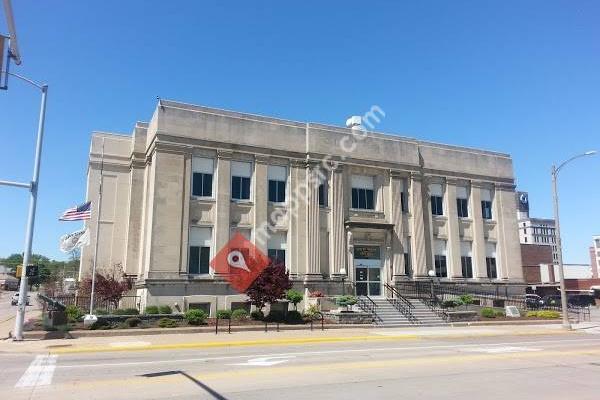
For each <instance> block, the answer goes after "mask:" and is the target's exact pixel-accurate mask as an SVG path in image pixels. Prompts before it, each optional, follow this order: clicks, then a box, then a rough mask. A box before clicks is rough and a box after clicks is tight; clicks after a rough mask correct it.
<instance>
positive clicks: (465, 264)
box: [460, 256, 473, 278]
mask: <svg viewBox="0 0 600 400" xmlns="http://www.w3.org/2000/svg"><path fill="white" fill-rule="evenodd" d="M460 264H461V266H462V276H463V278H472V277H473V261H472V258H471V257H464V256H463V257H461V258H460Z"/></svg>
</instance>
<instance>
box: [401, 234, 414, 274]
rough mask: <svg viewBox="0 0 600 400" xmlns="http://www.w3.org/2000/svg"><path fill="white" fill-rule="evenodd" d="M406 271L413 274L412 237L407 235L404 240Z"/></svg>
mask: <svg viewBox="0 0 600 400" xmlns="http://www.w3.org/2000/svg"><path fill="white" fill-rule="evenodd" d="M403 247H404V272H405V273H406V275H408V276H412V265H411V263H410V253H411V252H410V238H409V237H407V238H406V239H405V241H404V246H403Z"/></svg>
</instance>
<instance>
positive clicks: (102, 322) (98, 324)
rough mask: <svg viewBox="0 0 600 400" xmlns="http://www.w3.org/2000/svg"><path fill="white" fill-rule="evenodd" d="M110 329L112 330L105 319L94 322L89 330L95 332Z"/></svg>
mask: <svg viewBox="0 0 600 400" xmlns="http://www.w3.org/2000/svg"><path fill="white" fill-rule="evenodd" d="M110 328H112V325H111V324H110V322H108V321H107V320H105V319H99V320H98V321H96V322H94V323H93V324H92V325H91V326H90V329H92V330H96V329H110Z"/></svg>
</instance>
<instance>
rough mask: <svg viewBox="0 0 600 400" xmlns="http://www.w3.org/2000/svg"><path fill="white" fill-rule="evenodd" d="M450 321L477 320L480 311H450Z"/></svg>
mask: <svg viewBox="0 0 600 400" xmlns="http://www.w3.org/2000/svg"><path fill="white" fill-rule="evenodd" d="M446 314H447V315H448V322H467V321H477V320H478V319H479V313H478V312H477V311H448V312H446Z"/></svg>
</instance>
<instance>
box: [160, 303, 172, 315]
mask: <svg viewBox="0 0 600 400" xmlns="http://www.w3.org/2000/svg"><path fill="white" fill-rule="evenodd" d="M158 313H159V314H172V313H173V310H171V307H170V306H168V305H166V304H165V305H162V306H158Z"/></svg>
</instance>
